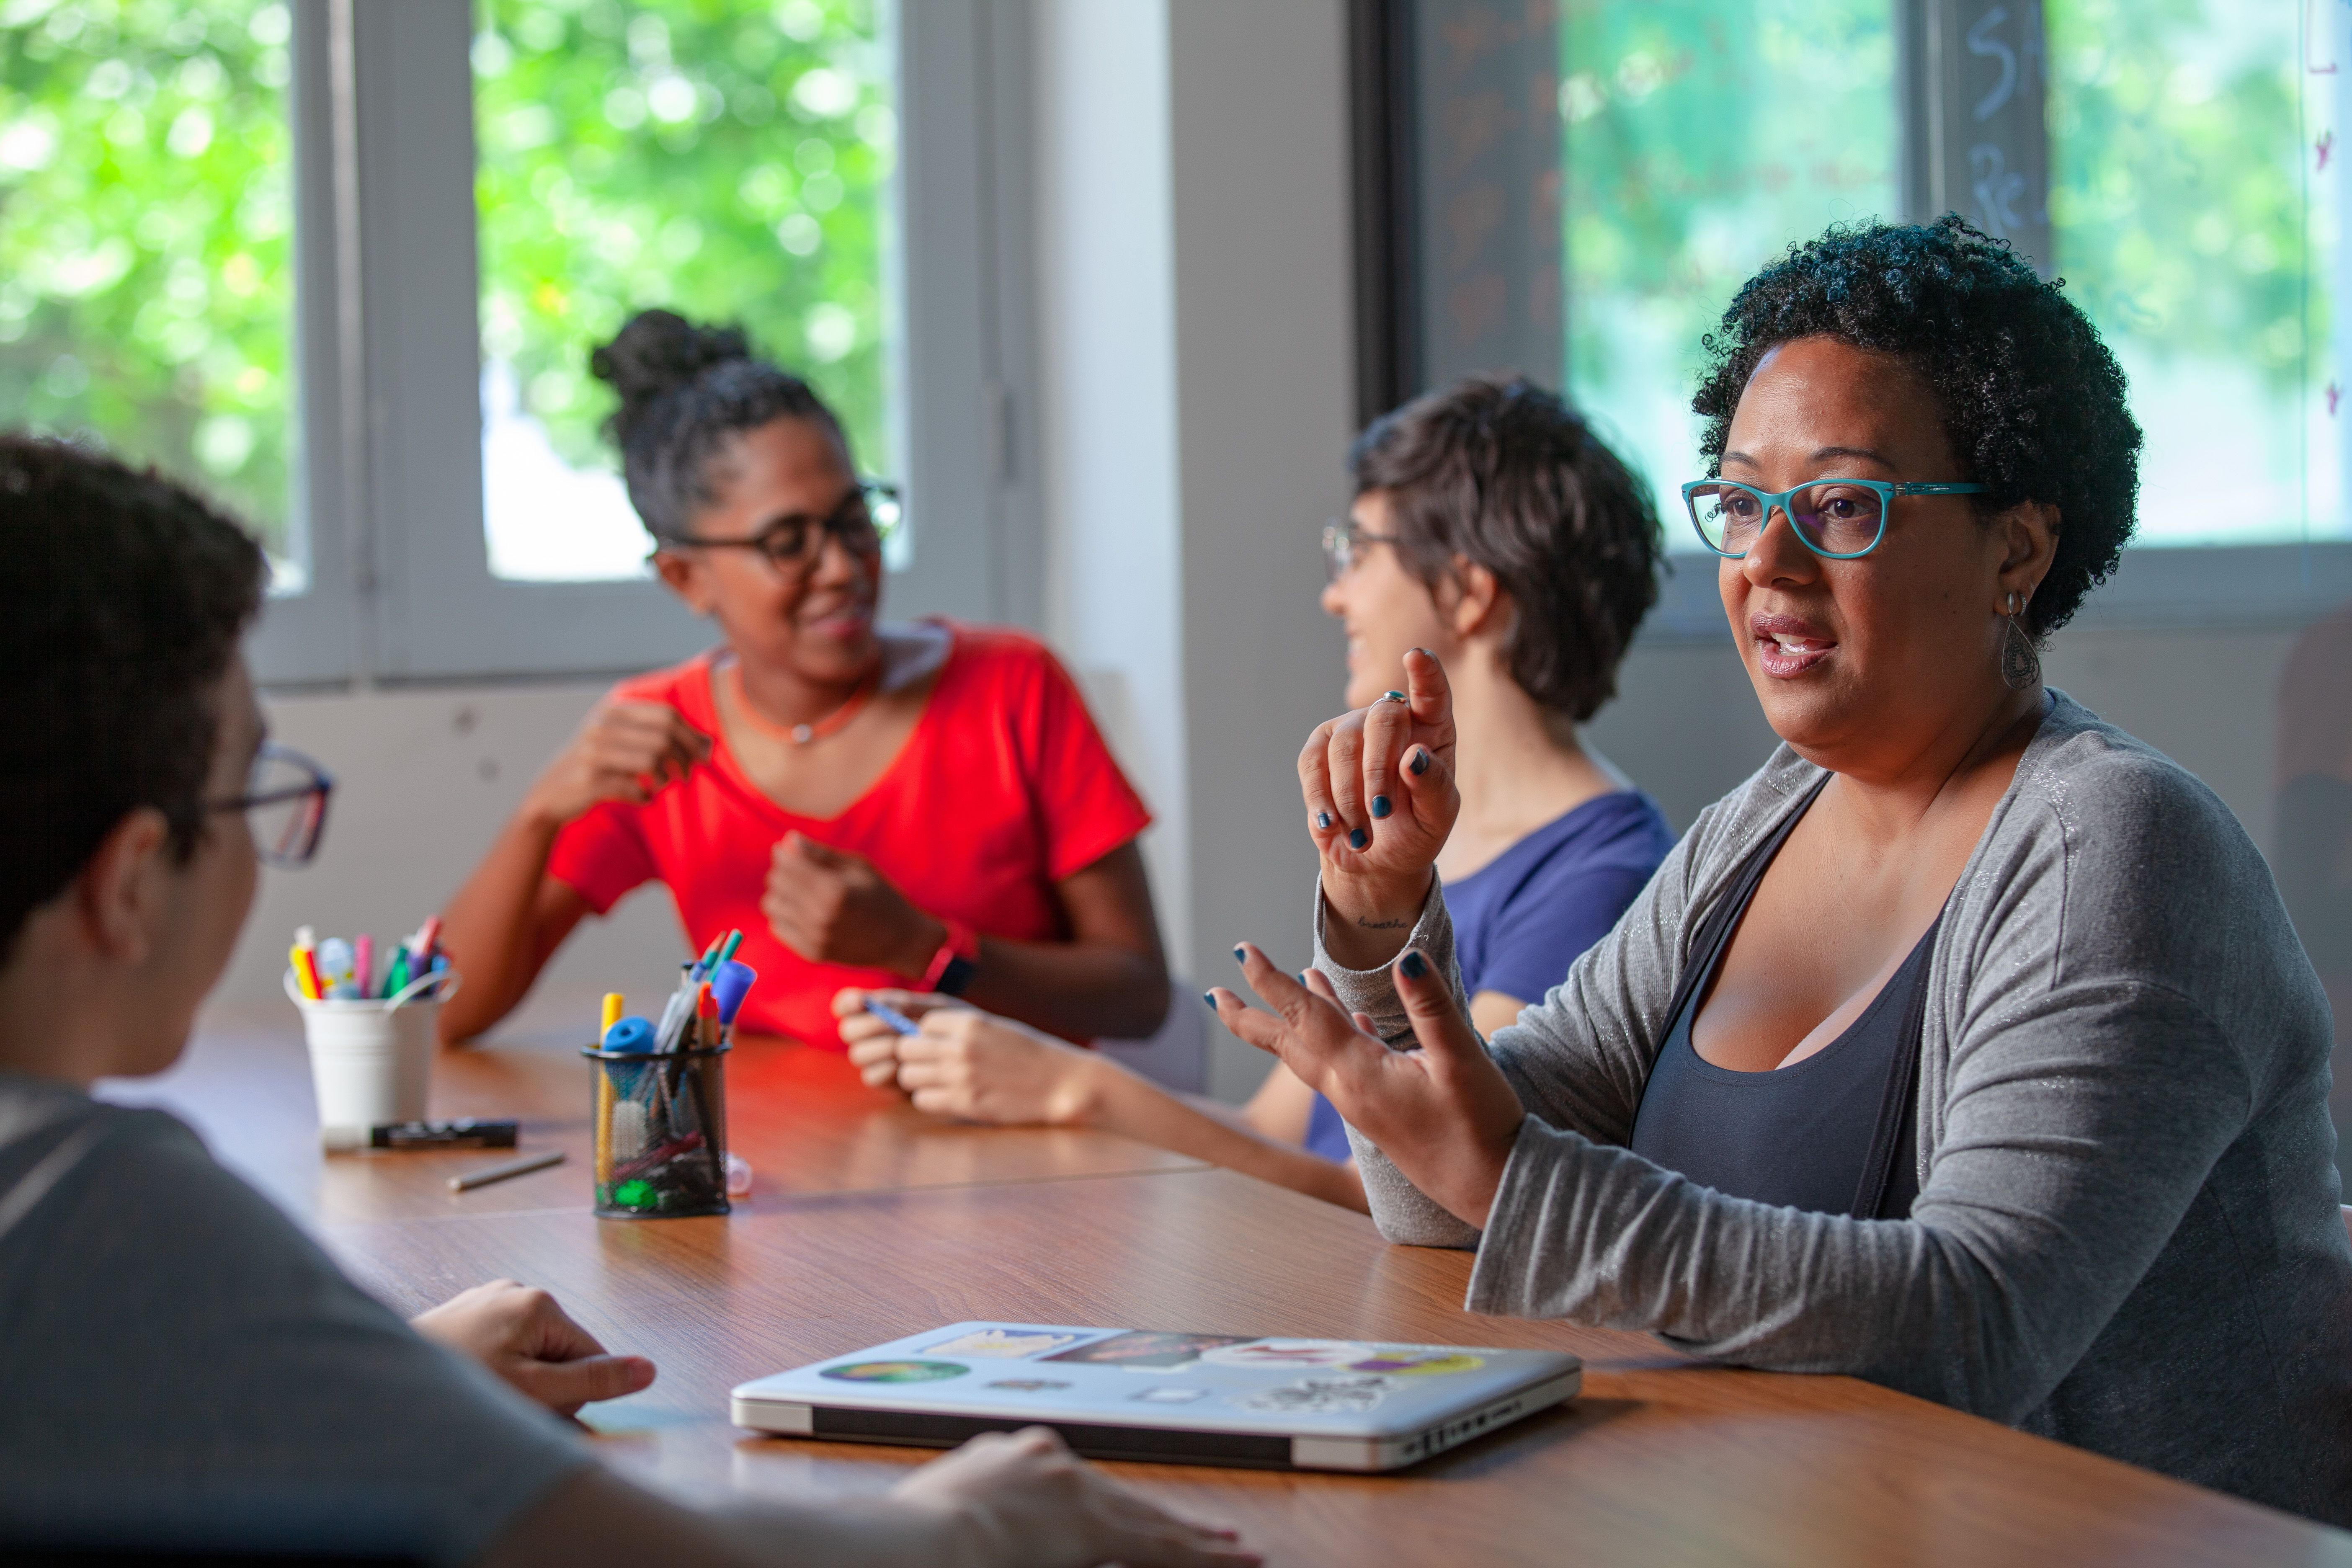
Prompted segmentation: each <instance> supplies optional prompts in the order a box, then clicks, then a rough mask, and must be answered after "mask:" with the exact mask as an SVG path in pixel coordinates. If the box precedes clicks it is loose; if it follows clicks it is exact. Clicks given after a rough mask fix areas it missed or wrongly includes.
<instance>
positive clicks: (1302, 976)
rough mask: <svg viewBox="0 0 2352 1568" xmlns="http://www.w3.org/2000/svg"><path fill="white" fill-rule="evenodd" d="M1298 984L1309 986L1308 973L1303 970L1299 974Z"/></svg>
mask: <svg viewBox="0 0 2352 1568" xmlns="http://www.w3.org/2000/svg"><path fill="white" fill-rule="evenodd" d="M1298 984H1301V985H1304V984H1307V971H1305V970H1303V969H1302V970H1300V971H1299V972H1298Z"/></svg>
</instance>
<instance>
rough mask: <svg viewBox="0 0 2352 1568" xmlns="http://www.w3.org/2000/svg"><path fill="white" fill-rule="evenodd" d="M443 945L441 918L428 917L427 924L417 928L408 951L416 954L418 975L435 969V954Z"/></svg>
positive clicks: (410, 940) (437, 916)
mask: <svg viewBox="0 0 2352 1568" xmlns="http://www.w3.org/2000/svg"><path fill="white" fill-rule="evenodd" d="M440 945H441V917H440V916H439V915H426V916H425V923H424V924H423V925H421V926H418V927H417V928H416V934H415V936H414V937H411V938H410V939H409V942H408V951H409V952H411V953H413V954H415V959H414V965H415V969H416V971H417V973H420V974H421V973H424V972H425V971H426V970H428V969H430V968H432V967H433V954H434V952H435V951H436V949H438V948H439V947H440Z"/></svg>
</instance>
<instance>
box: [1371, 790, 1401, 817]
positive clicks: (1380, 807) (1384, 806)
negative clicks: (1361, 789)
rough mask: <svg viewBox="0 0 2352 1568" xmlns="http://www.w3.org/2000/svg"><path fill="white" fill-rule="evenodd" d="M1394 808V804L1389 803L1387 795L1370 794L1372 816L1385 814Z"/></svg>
mask: <svg viewBox="0 0 2352 1568" xmlns="http://www.w3.org/2000/svg"><path fill="white" fill-rule="evenodd" d="M1395 809H1396V808H1395V807H1394V806H1392V805H1390V804H1389V797H1388V796H1386V795H1374V796H1372V816H1374V817H1382V816H1387V815H1388V814H1389V813H1390V812H1391V811H1394V810H1395Z"/></svg>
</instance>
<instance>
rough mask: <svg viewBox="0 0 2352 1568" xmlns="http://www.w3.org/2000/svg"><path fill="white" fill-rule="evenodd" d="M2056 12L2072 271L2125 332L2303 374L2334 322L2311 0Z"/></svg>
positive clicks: (2185, 2) (2271, 375) (2055, 174)
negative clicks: (2320, 181) (2311, 151)
mask: <svg viewBox="0 0 2352 1568" xmlns="http://www.w3.org/2000/svg"><path fill="white" fill-rule="evenodd" d="M2240 6H2243V7H2244V9H2243V10H2240V9H2238V7H2240ZM2333 8H2334V7H2333V6H2331V7H2330V9H2333ZM2046 17H2047V26H2048V29H2049V59H2050V100H2049V110H2048V118H2049V125H2050V153H2051V179H2050V219H2051V223H2052V226H2053V229H2054V231H2055V235H2054V241H2055V249H2056V251H2057V258H2056V259H2057V267H2058V270H2059V272H2060V273H2061V274H2062V275H2063V277H2064V278H2065V279H2066V282H2067V286H2068V287H2069V288H2070V289H2073V290H2074V291H2075V293H2076V294H2077V296H2078V298H2079V300H2080V302H2081V303H2082V305H2083V307H2084V310H2088V311H2089V312H2090V314H2091V318H2092V320H2093V321H2096V322H2097V323H2098V325H2099V328H2100V331H2103V332H2105V334H2106V335H2107V336H2108V337H2109V338H2110V339H2113V340H2121V339H2129V340H2135V341H2136V342H2137V344H2138V345H2139V346H2140V347H2141V348H2142V349H2144V350H2145V351H2146V352H2147V353H2150V354H2152V355H2154V356H2156V357H2158V358H2160V359H2172V358H2179V357H2189V358H2202V359H2213V358H2219V359H2225V360H2230V361H2233V362H2236V363H2241V364H2248V365H2252V366H2253V367H2254V368H2256V369H2258V370H2259V371H2261V372H2262V373H2263V379H2264V380H2265V381H2267V382H2269V383H2270V384H2271V385H2272V386H2273V387H2274V388H2278V389H2281V390H2284V389H2287V388H2291V387H2300V386H2301V385H2302V384H2304V382H2305V378H2306V375H2307V373H2308V372H2307V366H2306V363H2305V362H2306V352H2305V345H2306V343H2307V342H2309V343H2324V342H2326V322H2325V320H2324V315H2325V293H2324V290H2322V289H2314V288H2312V283H2313V281H2314V278H2313V258H2312V257H2311V254H2310V247H2309V246H2308V245H2307V244H2306V243H2305V211H2306V197H2305V190H2304V165H2303V160H2304V159H2305V156H2306V155H2307V154H2306V151H2305V148H2304V147H2303V145H2302V138H2301V136H2300V135H2299V134H2298V132H2297V112H2298V105H2297V91H2298V83H2297V80H2296V77H2297V70H2296V61H2295V56H2294V47H2295V37H2294V26H2295V16H2294V6H2291V5H2276V4H2273V5H2266V6H2256V5H2253V4H2252V0H2063V3H2058V0H2053V4H2051V5H2049V7H2048V9H2047V12H2046ZM2306 300H2308V301H2309V303H2310V305H2311V306H2312V307H2314V310H2313V319H2312V320H2311V321H2309V323H2308V331H2307V332H2306V330H2305V326H2306V323H2305V319H2304V311H2305V301H2306ZM2291 416H2292V411H2290V417H2291Z"/></svg>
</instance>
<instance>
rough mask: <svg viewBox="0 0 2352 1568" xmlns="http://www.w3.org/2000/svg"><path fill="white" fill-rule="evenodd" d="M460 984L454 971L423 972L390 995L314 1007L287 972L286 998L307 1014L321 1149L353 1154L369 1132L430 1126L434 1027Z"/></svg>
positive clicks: (326, 1002) (305, 1025)
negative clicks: (400, 1124)
mask: <svg viewBox="0 0 2352 1568" xmlns="http://www.w3.org/2000/svg"><path fill="white" fill-rule="evenodd" d="M458 983H459V977H458V975H457V972H456V971H455V970H444V971H442V972H441V973H437V974H421V975H419V976H417V977H416V978H415V980H412V981H410V982H409V983H408V984H407V985H405V986H404V987H403V988H402V989H401V990H399V991H397V992H394V994H392V995H390V996H377V997H369V998H366V999H364V1000H362V999H359V998H356V997H355V998H351V999H347V1000H339V999H337V998H333V997H329V998H327V999H325V1000H323V1001H317V1002H314V1001H312V1000H311V999H310V997H308V996H305V995H303V994H302V987H301V984H300V983H299V981H297V980H296V979H295V977H294V972H293V971H292V970H291V969H289V970H288V971H287V972H286V994H287V995H288V996H289V997H290V998H291V999H292V1000H293V1003H294V1005H295V1006H297V1007H299V1008H300V1009H301V1010H302V1038H303V1041H304V1043H305V1044H307V1045H308V1046H309V1047H310V1084H311V1087H312V1088H313V1089H315V1090H316V1091H317V1093H318V1098H319V1142H320V1143H321V1144H323V1145H324V1146H325V1147H327V1148H329V1149H355V1148H359V1147H361V1146H362V1145H363V1144H365V1143H366V1142H367V1139H368V1129H369V1128H371V1127H375V1126H379V1125H381V1124H383V1123H384V1122H388V1121H424V1120H425V1090H426V1089H427V1088H428V1087H429V1085H430V1083H431V1080H432V1075H433V1047H434V1033H435V1031H434V1027H433V1026H434V1022H435V1019H436V1017H437V1016H438V1015H439V1013H440V1011H441V1004H442V1003H443V1002H445V1001H446V1000H448V999H449V997H451V996H452V995H454V994H457V986H458Z"/></svg>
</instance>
